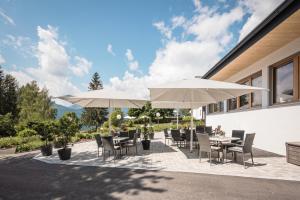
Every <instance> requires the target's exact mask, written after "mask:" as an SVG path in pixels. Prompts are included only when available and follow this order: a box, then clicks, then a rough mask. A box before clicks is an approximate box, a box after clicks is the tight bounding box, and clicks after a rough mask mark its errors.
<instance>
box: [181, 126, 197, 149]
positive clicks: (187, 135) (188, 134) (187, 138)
mask: <svg viewBox="0 0 300 200" xmlns="http://www.w3.org/2000/svg"><path fill="white" fill-rule="evenodd" d="M184 139H185V144H186V145H185V147H187V146H188V145H187V143H188V144H190V142H191V130H190V129H186V130H185V138H184ZM197 141H198V138H197V135H196V132H195V130H194V131H193V146H194V144H195V143H197ZM196 147H197V145H196Z"/></svg>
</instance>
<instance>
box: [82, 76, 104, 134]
mask: <svg viewBox="0 0 300 200" xmlns="http://www.w3.org/2000/svg"><path fill="white" fill-rule="evenodd" d="M88 89H89V90H101V89H103V84H102V81H101V78H100V75H99V74H98V73H97V72H96V73H94V74H93V76H92V79H91V82H90V83H89V87H88ZM107 115H108V109H107V108H85V109H84V111H83V113H82V114H81V121H82V123H83V124H84V125H86V126H94V127H95V128H96V130H97V128H98V127H100V126H101V125H102V124H103V123H104V122H105V121H106V120H107Z"/></svg>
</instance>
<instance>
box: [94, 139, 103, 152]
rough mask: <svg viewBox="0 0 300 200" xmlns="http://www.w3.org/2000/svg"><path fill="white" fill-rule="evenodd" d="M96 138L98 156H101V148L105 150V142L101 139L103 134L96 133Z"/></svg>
mask: <svg viewBox="0 0 300 200" xmlns="http://www.w3.org/2000/svg"><path fill="white" fill-rule="evenodd" d="M95 139H96V142H97V150H98V157H99V148H100V147H102V152H103V144H102V140H101V136H100V134H96V135H95Z"/></svg>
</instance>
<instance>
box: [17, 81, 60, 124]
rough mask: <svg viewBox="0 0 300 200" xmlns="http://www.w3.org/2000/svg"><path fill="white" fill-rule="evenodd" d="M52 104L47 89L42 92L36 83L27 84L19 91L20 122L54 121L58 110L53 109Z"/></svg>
mask: <svg viewBox="0 0 300 200" xmlns="http://www.w3.org/2000/svg"><path fill="white" fill-rule="evenodd" d="M52 104H53V103H52V102H51V98H50V97H49V95H48V90H46V89H45V88H44V89H42V90H40V88H39V87H38V85H37V83H36V82H35V81H32V82H31V83H27V84H26V85H25V86H22V87H21V88H20V91H19V99H18V108H19V110H20V114H19V116H20V119H19V120H20V122H26V121H29V120H48V119H54V118H55V115H56V109H55V108H53V107H52Z"/></svg>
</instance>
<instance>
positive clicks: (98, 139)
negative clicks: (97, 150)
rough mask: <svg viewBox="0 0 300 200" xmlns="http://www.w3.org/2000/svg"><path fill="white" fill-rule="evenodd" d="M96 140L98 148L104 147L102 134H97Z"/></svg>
mask: <svg viewBox="0 0 300 200" xmlns="http://www.w3.org/2000/svg"><path fill="white" fill-rule="evenodd" d="M95 139H96V142H97V145H98V147H100V146H101V145H102V140H101V136H100V134H96V135H95Z"/></svg>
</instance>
